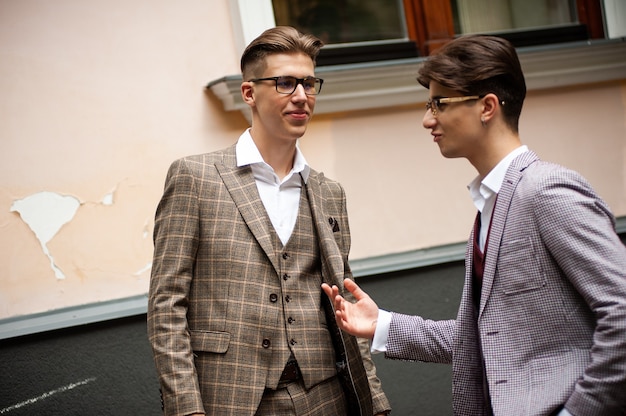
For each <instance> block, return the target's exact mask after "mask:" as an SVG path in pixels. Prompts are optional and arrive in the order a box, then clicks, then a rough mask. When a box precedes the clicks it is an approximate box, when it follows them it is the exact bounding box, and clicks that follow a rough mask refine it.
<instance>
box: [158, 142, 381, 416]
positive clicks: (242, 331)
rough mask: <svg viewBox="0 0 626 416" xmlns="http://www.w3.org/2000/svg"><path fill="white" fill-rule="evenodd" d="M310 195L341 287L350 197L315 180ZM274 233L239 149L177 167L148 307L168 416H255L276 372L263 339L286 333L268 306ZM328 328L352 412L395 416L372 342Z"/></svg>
mask: <svg viewBox="0 0 626 416" xmlns="http://www.w3.org/2000/svg"><path fill="white" fill-rule="evenodd" d="M305 188H306V192H307V196H308V198H309V204H310V207H311V212H312V216H313V222H314V227H315V229H316V232H317V237H318V240H319V246H320V255H321V260H322V275H323V280H324V281H325V282H326V283H328V284H331V285H332V284H336V285H338V286H339V287H343V284H342V282H343V279H344V278H345V277H351V276H352V275H351V272H350V269H349V266H348V252H349V249H350V231H349V225H348V218H347V211H346V201H345V194H344V191H343V189H342V188H341V186H340V185H339V184H338V183H337V182H335V181H332V180H329V179H327V178H325V177H324V176H323V174H321V173H318V172H315V171H313V170H311V173H310V175H309V178H308V181H307V183H306V187H305ZM305 188H303V192H304V191H305ZM268 224H269V222H268V220H267V213H266V212H265V208H264V206H263V203H262V201H261V199H260V197H259V194H258V190H257V187H256V183H255V180H254V177H253V175H252V172H251V169H250V168H249V167H237V166H236V155H235V145H233V146H231V147H229V148H228V149H225V150H223V151H219V152H214V153H208V154H203V155H197V156H191V157H186V158H183V159H180V160H177V161H175V162H174V163H173V164H172V165H171V167H170V169H169V171H168V174H167V178H166V182H165V190H164V194H163V197H162V199H161V201H160V203H159V206H158V208H157V213H156V220H155V230H154V244H155V251H154V262H153V269H152V277H151V283H150V292H149V304H148V335H149V339H150V342H151V344H152V348H153V353H154V359H155V364H156V367H157V372H158V374H159V379H160V384H161V390H162V395H163V399H164V411H165V414H166V415H184V414H189V413H193V412H206V413H207V414H211V415H254V413H255V411H256V409H257V407H258V405H259V403H260V401H261V397H262V395H263V391H264V389H265V381H266V379H265V377H266V374H267V368H268V365H269V362H270V360H269V358H268V353H267V349H265V348H263V347H262V344H263V340H264V338H265V337H266V336H267V334H272V333H275V331H278V330H281V328H277V327H276V322H277V318H276V316H275V315H276V314H277V313H278V312H279V311H277V309H276V307H275V305H268V302H265V299H266V298H267V296H269V293H270V292H269V290H270V289H271V288H269V287H268V286H270V285H269V283H268V282H269V281H270V280H269V279H278V278H279V277H278V275H277V273H278V272H277V271H278V270H279V268H278V265H277V262H276V260H275V256H276V253H275V250H274V249H273V245H272V242H271V232H273V230H271V229H269V227H268ZM266 292H267V293H266ZM321 294H322V291H321V288H320V296H321ZM321 298H322V300H323V302H324V305H325V307H326V308H328V307H329V303H328V302H326V301H324V299H325V298H326V297H325V296H322V297H321ZM327 313H328V316H329V317H330V316H332V315H331V314H332V311H327ZM326 324H327V325H328V328H329V330H330V331H331V333H332V334H333V335H335V337H334V341H335V344H336V353H337V361H338V362H339V364H338V368H339V369H342V371H340V375H343V376H344V377H342V379H344V381H346V386H348V387H349V389H348V390H349V394H348V396H349V397H352V398H354V401H353V409H354V411H353V413H352V414H358V415H363V416H370V415H372V414H374V411H376V412H378V411H381V410H385V409H389V403H388V402H387V399H386V397H385V395H384V393H383V392H382V389H381V386H380V381H379V380H378V379H377V378H376V376H375V369H374V365H373V363H372V361H371V358H370V357H369V352H368V348H369V347H368V345H367V342H363V341H359V343H357V340H356V338H354V337H352V336H349V335H348V334H346V333H342V332H340V331H339V330H338V329H337V327H336V323H335V321H334V319H326ZM282 330H284V329H282ZM359 344H360V345H359ZM344 357H345V358H346V361H345V362H343V363H342V362H341V360H342V358H344ZM362 357H363V358H362ZM370 388H371V389H370Z"/></svg>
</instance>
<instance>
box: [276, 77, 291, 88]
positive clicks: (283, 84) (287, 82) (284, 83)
mask: <svg viewBox="0 0 626 416" xmlns="http://www.w3.org/2000/svg"><path fill="white" fill-rule="evenodd" d="M276 82H277V83H278V87H279V88H285V89H287V88H292V87H293V83H294V81H293V80H292V79H290V78H278V80H277V81H276Z"/></svg>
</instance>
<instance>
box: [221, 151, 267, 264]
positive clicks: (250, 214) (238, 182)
mask: <svg viewBox="0 0 626 416" xmlns="http://www.w3.org/2000/svg"><path fill="white" fill-rule="evenodd" d="M231 149H232V151H231ZM234 149H235V148H234V146H233V147H231V148H230V149H229V151H228V153H227V154H226V155H225V158H224V161H225V163H222V164H220V163H216V164H215V167H216V169H217V171H218V172H219V174H220V177H221V178H222V181H223V182H224V185H225V186H226V189H227V190H228V192H229V194H230V196H231V198H232V200H233V202H234V203H235V205H236V206H237V209H238V210H239V213H240V214H241V217H242V218H243V220H244V222H245V223H246V225H247V226H248V228H249V229H250V232H252V234H253V235H254V238H255V239H256V240H257V242H258V243H259V245H260V246H261V248H262V249H263V251H265V254H267V257H268V258H269V259H270V262H271V263H272V265H273V266H274V268H275V269H276V270H278V263H277V260H276V253H275V250H274V246H273V245H272V237H271V230H270V228H269V224H270V221H269V218H268V217H267V212H266V211H265V207H264V206H263V201H261V197H260V196H259V191H258V189H257V186H256V182H255V180H254V175H253V174H252V169H250V167H249V166H245V167H237V166H236V162H235V160H236V158H235V157H234ZM231 153H232V154H231ZM228 159H231V160H228Z"/></svg>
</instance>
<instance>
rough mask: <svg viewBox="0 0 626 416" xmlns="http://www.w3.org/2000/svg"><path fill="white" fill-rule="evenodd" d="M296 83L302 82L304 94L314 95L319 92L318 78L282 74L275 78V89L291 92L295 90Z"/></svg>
mask: <svg viewBox="0 0 626 416" xmlns="http://www.w3.org/2000/svg"><path fill="white" fill-rule="evenodd" d="M298 84H302V87H303V88H304V92H305V94H310V95H315V94H319V92H320V89H321V87H322V83H321V81H320V80H319V79H318V78H313V77H308V78H300V79H298V78H295V77H290V76H283V77H278V78H276V91H278V92H279V93H281V94H291V93H292V92H294V91H295V90H296V87H297V86H298Z"/></svg>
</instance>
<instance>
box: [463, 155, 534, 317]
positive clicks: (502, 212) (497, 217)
mask: <svg viewBox="0 0 626 416" xmlns="http://www.w3.org/2000/svg"><path fill="white" fill-rule="evenodd" d="M537 160H538V157H537V155H536V154H535V153H533V152H530V151H529V152H525V153H523V154H521V155H520V156H518V157H517V158H515V159H514V160H513V162H512V163H511V166H509V169H508V170H507V172H506V175H504V181H503V182H502V186H501V187H500V191H499V192H498V199H497V200H496V205H495V207H494V208H493V215H492V217H491V226H490V227H491V229H490V231H489V242H488V244H487V252H486V253H485V269H484V274H483V288H482V292H481V296H480V309H479V318H480V316H481V315H482V313H483V310H484V308H485V305H486V303H487V299H488V298H489V296H490V294H491V289H492V287H493V279H494V277H495V274H496V266H497V264H498V256H499V252H500V243H501V242H502V235H503V233H504V226H505V224H506V221H507V217H508V214H509V211H510V209H509V208H510V206H511V201H512V200H513V194H514V192H515V189H516V188H517V184H518V183H519V181H520V180H521V179H522V177H523V171H524V169H526V168H527V167H528V165H530V164H531V163H533V162H535V161H537ZM472 235H473V232H472Z"/></svg>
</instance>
